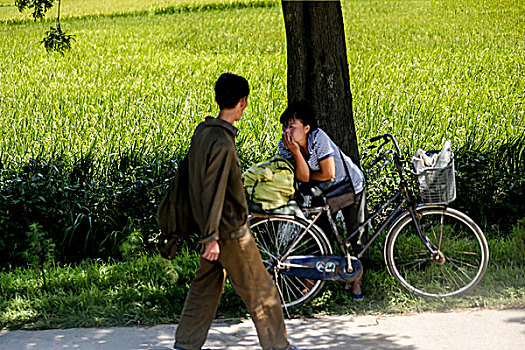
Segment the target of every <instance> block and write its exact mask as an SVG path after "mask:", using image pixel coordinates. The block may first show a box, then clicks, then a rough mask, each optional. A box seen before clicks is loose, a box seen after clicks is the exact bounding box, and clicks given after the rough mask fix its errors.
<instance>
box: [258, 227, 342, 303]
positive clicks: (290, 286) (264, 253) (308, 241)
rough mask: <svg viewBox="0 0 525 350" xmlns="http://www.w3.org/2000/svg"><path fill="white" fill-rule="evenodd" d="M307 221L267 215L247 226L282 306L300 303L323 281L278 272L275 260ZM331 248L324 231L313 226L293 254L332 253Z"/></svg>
mask: <svg viewBox="0 0 525 350" xmlns="http://www.w3.org/2000/svg"><path fill="white" fill-rule="evenodd" d="M308 225H309V223H308V222H307V221H305V220H303V219H300V218H291V217H269V218H255V219H252V220H251V222H250V229H251V231H252V233H253V236H254V237H255V242H256V243H257V247H258V248H259V251H260V253H261V258H262V260H263V263H264V265H265V266H266V269H267V270H268V272H269V273H270V275H271V276H272V279H273V280H274V283H275V284H276V287H277V289H278V292H279V295H280V296H281V299H282V305H281V306H282V307H286V308H290V307H297V306H300V305H303V304H304V303H307V302H309V301H311V300H312V299H313V298H315V297H316V296H317V295H318V294H319V292H320V291H321V290H322V288H323V286H324V282H325V281H321V280H308V279H301V278H299V277H296V276H291V275H286V274H282V273H281V271H282V270H281V269H279V268H278V267H277V260H278V259H279V258H280V257H282V256H283V255H284V254H285V253H286V252H287V251H288V249H289V248H290V246H291V245H292V244H293V242H294V240H293V239H294V238H297V237H298V236H299V234H300V233H302V232H303V231H304V230H305V229H306V228H307V227H308ZM331 254H332V248H331V246H330V243H329V241H328V238H327V237H326V235H325V234H324V233H323V232H322V231H321V230H320V229H319V228H318V227H317V226H315V225H314V226H312V227H311V228H310V229H309V230H308V233H307V234H306V235H305V236H304V237H303V238H302V239H301V241H300V243H299V244H298V245H297V246H296V247H295V249H294V251H293V255H313V256H317V255H331Z"/></svg>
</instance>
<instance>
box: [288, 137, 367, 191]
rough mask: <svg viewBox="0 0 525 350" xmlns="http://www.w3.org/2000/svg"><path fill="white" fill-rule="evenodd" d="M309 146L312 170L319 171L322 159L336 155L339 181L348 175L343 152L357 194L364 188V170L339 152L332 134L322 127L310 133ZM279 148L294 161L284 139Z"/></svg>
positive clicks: (307, 161)
mask: <svg viewBox="0 0 525 350" xmlns="http://www.w3.org/2000/svg"><path fill="white" fill-rule="evenodd" d="M307 146H308V153H310V157H309V158H308V159H306V163H307V164H308V167H309V168H310V170H311V171H318V170H319V169H320V168H319V162H321V161H322V160H325V159H327V158H329V157H334V162H335V183H339V182H340V181H342V180H344V178H345V177H346V171H345V167H344V165H343V161H342V159H341V154H342V155H343V157H344V160H345V162H346V166H347V168H348V172H349V173H350V177H351V178H352V183H353V184H354V190H355V193H356V194H357V193H360V192H361V191H363V190H364V188H365V177H364V175H363V172H362V171H361V169H359V167H358V166H357V165H355V164H354V162H352V159H350V157H348V156H347V155H346V154H344V153H343V152H339V147H337V145H336V144H335V143H334V141H332V139H331V138H330V136H328V135H327V134H326V132H324V131H323V130H321V129H316V130H314V131H312V132H310V133H308V140H307ZM278 148H279V153H281V155H282V156H283V157H284V158H286V159H288V160H291V161H293V155H292V152H290V151H289V150H288V149H287V148H286V147H285V146H284V144H283V140H280V141H279V145H278Z"/></svg>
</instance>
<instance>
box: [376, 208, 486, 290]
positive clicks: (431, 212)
mask: <svg viewBox="0 0 525 350" xmlns="http://www.w3.org/2000/svg"><path fill="white" fill-rule="evenodd" d="M418 213H419V214H420V219H419V221H420V223H421V229H422V231H423V234H424V235H426V237H427V238H428V239H430V240H431V241H434V243H435V244H434V245H435V246H436V247H437V248H438V255H436V256H435V257H433V256H430V255H428V258H425V256H424V255H423V254H424V253H426V254H429V252H428V251H427V250H426V249H425V248H424V247H423V244H422V242H421V240H419V239H414V236H415V235H414V229H413V227H414V225H413V222H412V218H411V217H409V216H405V218H404V219H403V221H402V223H400V224H398V225H397V226H396V227H395V228H394V230H393V232H392V233H391V234H390V236H389V240H388V242H387V249H386V251H387V262H388V264H389V269H390V271H391V272H392V273H393V275H394V277H395V278H396V280H397V281H399V282H400V283H401V284H402V285H403V286H404V287H405V288H407V289H408V290H410V291H412V292H415V293H417V294H420V295H422V296H429V297H442V296H448V295H457V294H460V293H463V292H465V291H467V290H468V289H470V288H471V287H472V286H473V285H475V284H476V283H477V282H478V281H479V280H480V278H481V276H482V275H483V273H484V271H485V269H486V266H487V257H486V256H485V253H484V251H487V248H486V241H485V239H484V237H483V235H482V234H481V233H480V231H479V229H478V228H477V227H476V226H475V225H472V224H471V222H472V221H471V220H470V219H469V218H468V217H466V216H465V215H464V214H462V213H460V212H458V211H456V210H453V209H450V208H445V209H440V208H423V209H419V210H418Z"/></svg>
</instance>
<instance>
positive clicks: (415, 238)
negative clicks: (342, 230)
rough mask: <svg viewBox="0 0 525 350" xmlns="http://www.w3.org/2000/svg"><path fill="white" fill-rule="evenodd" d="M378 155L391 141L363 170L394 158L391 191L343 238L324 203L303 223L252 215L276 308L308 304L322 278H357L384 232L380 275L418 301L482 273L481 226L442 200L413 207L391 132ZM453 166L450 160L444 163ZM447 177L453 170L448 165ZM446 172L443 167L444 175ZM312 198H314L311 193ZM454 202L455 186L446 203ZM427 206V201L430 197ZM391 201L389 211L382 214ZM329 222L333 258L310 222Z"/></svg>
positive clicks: (485, 256)
mask: <svg viewBox="0 0 525 350" xmlns="http://www.w3.org/2000/svg"><path fill="white" fill-rule="evenodd" d="M379 140H383V143H382V144H381V145H380V146H379V148H378V150H381V149H382V147H383V146H385V145H386V144H388V143H390V142H392V144H393V148H390V149H388V150H387V151H385V152H383V153H382V154H380V155H379V156H378V157H377V158H376V159H374V160H373V161H372V162H371V163H370V164H371V166H373V165H375V164H377V163H378V162H379V161H381V160H383V161H384V164H383V167H384V166H385V165H386V164H387V163H388V162H389V161H391V159H393V160H394V165H395V173H397V176H398V177H399V185H398V188H396V189H395V190H394V193H393V194H392V195H391V196H390V198H388V199H387V200H386V201H385V202H384V203H383V204H382V205H381V206H380V208H379V209H377V210H376V211H375V212H374V213H372V214H371V215H369V217H368V218H367V220H366V221H365V222H363V223H362V224H361V225H360V226H358V227H357V228H356V229H355V230H353V231H352V232H351V233H350V234H348V235H347V236H346V237H341V236H340V234H339V232H338V230H337V226H336V223H335V222H334V220H333V218H332V216H331V215H330V211H329V210H330V209H329V207H328V205H326V201H324V203H325V205H324V206H320V207H313V208H309V207H301V208H300V209H301V211H302V212H303V213H304V214H305V218H301V217H299V216H296V215H276V214H257V213H252V214H251V217H250V226H251V230H252V233H253V235H254V237H255V239H256V242H257V245H258V247H259V250H260V253H261V257H262V259H263V262H264V264H265V266H266V267H267V270H268V272H269V273H270V274H271V275H272V277H273V279H274V282H275V283H276V286H277V289H278V292H279V295H280V297H281V299H282V306H283V307H284V308H288V307H293V306H299V305H302V304H304V303H306V302H308V301H310V300H312V299H313V298H314V297H315V296H316V295H317V294H318V293H319V292H320V291H321V289H322V287H323V285H324V283H325V281H334V280H338V281H346V282H347V283H348V282H351V281H354V280H355V279H356V278H357V277H359V276H360V274H361V273H362V264H361V262H360V260H359V259H361V258H362V257H363V255H364V253H365V252H366V251H367V249H369V248H370V246H371V245H372V243H373V242H374V241H375V240H376V239H377V238H378V237H379V235H380V234H381V233H382V232H383V231H385V230H386V236H385V246H384V251H383V257H384V260H385V264H386V266H387V269H388V272H389V273H390V274H391V275H392V276H393V277H394V279H395V280H396V281H397V282H398V283H400V284H401V285H402V286H403V287H404V288H405V289H407V290H408V291H410V292H412V293H415V294H417V295H419V296H423V297H433V298H441V297H449V296H457V295H460V294H462V293H465V292H466V291H468V290H470V289H471V288H472V287H474V286H475V285H476V284H477V283H478V282H479V281H480V280H481V279H482V277H483V275H484V274H485V271H486V268H487V264H488V260H489V249H488V245H487V241H486V239H485V236H484V235H483V232H482V231H481V229H480V228H479V227H478V225H476V223H475V222H474V221H473V220H472V219H470V218H469V217H468V216H467V215H465V214H464V213H462V212H460V211H458V210H455V209H452V208H450V207H449V206H448V203H447V201H445V202H444V203H426V204H425V203H421V202H420V201H418V200H416V196H414V195H413V193H412V191H411V190H410V188H409V186H408V182H407V179H406V178H405V176H404V174H403V172H402V161H403V154H402V152H401V150H400V148H399V145H398V143H397V140H396V139H395V137H394V136H393V135H391V134H383V135H380V136H377V137H374V138H372V139H371V140H370V141H371V142H377V141H379ZM452 165H453V163H452ZM451 171H452V177H453V172H454V170H453V167H452V170H451ZM449 172H450V170H449ZM313 195H314V196H320V197H321V198H323V199H324V197H323V196H322V191H321V190H320V189H319V188H315V191H314V193H313ZM453 199H455V187H454V191H453V198H449V200H448V202H449V201H451V200H453ZM430 201H431V200H430ZM391 204H394V205H395V207H394V208H393V209H392V210H391V211H390V212H388V210H387V208H388V207H390V205H391ZM384 213H388V216H386V218H385V219H384V220H382V221H381V222H380V223H379V224H378V225H377V228H376V230H375V231H374V233H373V234H372V235H371V237H370V238H369V239H368V240H367V241H366V242H365V243H364V244H363V245H362V248H361V249H360V250H359V251H358V252H357V254H355V256H352V254H351V252H350V251H351V246H350V243H349V241H350V240H351V239H352V237H354V236H355V235H357V234H358V233H359V232H360V230H362V229H364V228H365V226H367V225H369V224H370V223H371V222H372V221H373V220H374V219H375V218H377V217H378V216H379V215H380V214H384ZM323 214H324V215H326V216H327V217H328V220H329V222H330V228H331V231H332V235H333V236H334V237H335V240H336V243H337V244H336V246H337V247H338V249H339V251H340V255H333V254H334V253H333V249H332V245H331V243H330V240H329V239H328V237H327V235H326V234H325V232H323V231H322V230H321V228H319V227H318V226H317V225H316V224H315V223H316V221H317V219H319V217H320V216H321V215H323Z"/></svg>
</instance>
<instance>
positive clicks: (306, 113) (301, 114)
mask: <svg viewBox="0 0 525 350" xmlns="http://www.w3.org/2000/svg"><path fill="white" fill-rule="evenodd" d="M293 119H297V120H300V121H301V123H303V125H304V126H306V125H310V131H314V130H315V129H317V128H318V126H317V120H316V119H315V113H314V109H313V108H312V106H311V105H310V104H309V103H307V102H306V101H297V102H292V103H291V104H290V105H289V106H288V108H286V109H285V110H284V112H283V114H281V118H280V119H279V121H280V122H281V124H282V125H284V126H287V125H288V124H289V123H290V121H291V120H293Z"/></svg>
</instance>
